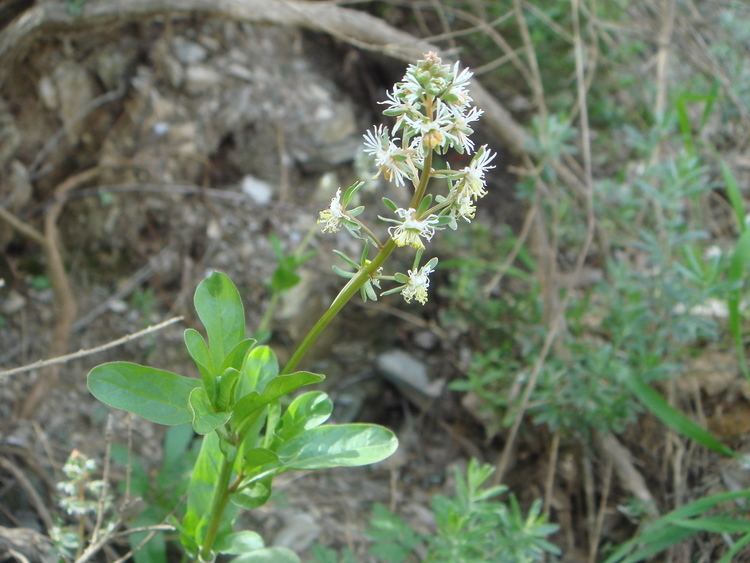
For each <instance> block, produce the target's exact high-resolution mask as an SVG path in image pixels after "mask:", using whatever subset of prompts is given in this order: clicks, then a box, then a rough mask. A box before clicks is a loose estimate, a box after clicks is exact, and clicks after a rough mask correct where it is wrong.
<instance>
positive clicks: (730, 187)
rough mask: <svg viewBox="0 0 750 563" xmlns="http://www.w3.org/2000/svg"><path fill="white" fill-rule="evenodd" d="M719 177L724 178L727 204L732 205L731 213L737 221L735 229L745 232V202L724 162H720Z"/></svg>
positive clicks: (730, 170)
mask: <svg viewBox="0 0 750 563" xmlns="http://www.w3.org/2000/svg"><path fill="white" fill-rule="evenodd" d="M720 166H721V175H722V177H723V178H724V184H725V187H726V190H727V197H728V198H729V203H731V204H732V211H734V217H735V219H736V220H737V228H738V229H739V231H740V232H741V233H742V232H745V229H746V226H745V215H746V212H745V201H744V199H743V198H742V192H741V191H740V187H739V185H737V179H736V178H735V177H734V174H733V173H732V169H731V168H729V166H728V165H727V163H726V162H724V161H722V162H721V164H720Z"/></svg>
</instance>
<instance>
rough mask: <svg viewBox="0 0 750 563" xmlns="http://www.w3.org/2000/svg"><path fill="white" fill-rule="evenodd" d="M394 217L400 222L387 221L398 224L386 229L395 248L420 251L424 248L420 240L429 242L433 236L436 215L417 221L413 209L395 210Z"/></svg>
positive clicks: (415, 212)
mask: <svg viewBox="0 0 750 563" xmlns="http://www.w3.org/2000/svg"><path fill="white" fill-rule="evenodd" d="M396 215H398V216H399V217H401V219H402V221H393V220H392V219H389V221H392V222H395V223H398V224H397V225H396V226H393V227H388V234H389V235H391V238H392V239H393V241H394V242H395V243H396V245H397V246H413V247H414V248H420V249H421V248H424V243H423V242H422V239H425V240H431V239H432V235H434V234H435V226H436V225H437V224H438V217H437V216H436V215H430V216H429V217H425V218H424V219H417V211H416V210H415V209H413V208H409V209H397V210H396Z"/></svg>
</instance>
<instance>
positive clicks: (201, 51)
mask: <svg viewBox="0 0 750 563" xmlns="http://www.w3.org/2000/svg"><path fill="white" fill-rule="evenodd" d="M172 50H173V52H174V54H175V56H176V57H177V59H178V60H179V61H180V62H181V63H182V64H184V65H194V64H197V63H202V62H203V61H205V60H206V56H207V55H208V52H207V51H206V48H205V47H203V45H200V44H198V43H195V42H194V41H190V40H188V39H185V38H184V37H179V36H178V37H175V38H174V39H173V40H172Z"/></svg>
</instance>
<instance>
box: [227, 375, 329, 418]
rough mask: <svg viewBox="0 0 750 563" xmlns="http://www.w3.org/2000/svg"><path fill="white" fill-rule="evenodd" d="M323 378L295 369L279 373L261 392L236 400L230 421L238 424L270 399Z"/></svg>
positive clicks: (270, 400)
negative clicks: (288, 372)
mask: <svg viewBox="0 0 750 563" xmlns="http://www.w3.org/2000/svg"><path fill="white" fill-rule="evenodd" d="M324 379H325V376H323V375H320V374H317V373H310V372H309V371H297V372H294V373H290V374H288V375H279V376H277V377H275V378H274V379H272V380H271V382H270V383H268V385H266V388H265V389H264V390H263V393H260V394H258V393H257V392H253V393H250V394H249V395H246V396H244V397H243V398H242V399H240V400H239V401H237V403H235V405H234V409H233V410H232V421H233V423H234V424H235V425H239V424H241V423H242V422H243V421H244V420H245V419H247V418H248V417H250V416H251V415H254V414H255V413H256V412H257V411H258V410H259V409H261V408H263V407H265V406H266V405H268V404H269V403H271V402H272V401H275V400H276V399H279V398H281V397H283V396H284V395H288V394H289V393H292V392H293V391H296V390H297V389H299V388H300V387H304V386H305V385H312V384H314V383H320V382H321V381H323V380H324Z"/></svg>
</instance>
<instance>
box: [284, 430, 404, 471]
mask: <svg viewBox="0 0 750 563" xmlns="http://www.w3.org/2000/svg"><path fill="white" fill-rule="evenodd" d="M397 447H398V439H397V438H396V435H395V434H394V433H393V432H391V431H390V430H388V429H387V428H385V427H383V426H378V425H376V424H363V423H355V424H328V425H325V426H318V427H317V428H311V429H310V430H305V431H304V432H302V433H301V434H298V435H297V436H295V437H294V438H292V439H291V440H289V441H287V442H284V443H283V444H281V446H280V447H279V448H278V450H277V451H276V453H277V454H278V456H279V458H280V460H281V462H282V463H283V464H284V466H285V467H287V468H289V469H327V468H330V467H357V466H360V465H369V464H371V463H377V462H379V461H382V460H384V459H386V458H387V457H390V456H391V455H392V454H393V452H395V451H396V448H397Z"/></svg>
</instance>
